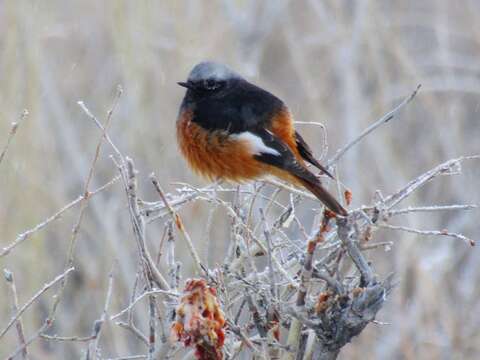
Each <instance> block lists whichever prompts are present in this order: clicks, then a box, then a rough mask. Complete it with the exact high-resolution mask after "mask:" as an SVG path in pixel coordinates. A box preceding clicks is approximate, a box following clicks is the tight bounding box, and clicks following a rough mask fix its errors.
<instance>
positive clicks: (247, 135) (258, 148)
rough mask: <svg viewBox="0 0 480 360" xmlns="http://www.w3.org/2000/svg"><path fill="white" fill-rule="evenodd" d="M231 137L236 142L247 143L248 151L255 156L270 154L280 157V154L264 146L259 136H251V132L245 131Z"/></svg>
mask: <svg viewBox="0 0 480 360" xmlns="http://www.w3.org/2000/svg"><path fill="white" fill-rule="evenodd" d="M231 136H232V138H234V139H236V140H241V141H245V142H246V143H248V145H249V146H250V149H251V150H252V152H253V153H254V154H255V155H260V154H272V155H275V156H279V155H280V153H279V152H278V151H277V150H275V149H273V148H271V147H268V146H267V145H265V143H264V142H263V140H262V138H261V137H260V136H258V135H255V134H252V133H251V132H248V131H245V132H242V133H240V134H233V135H231Z"/></svg>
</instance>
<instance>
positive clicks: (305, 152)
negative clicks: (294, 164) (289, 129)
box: [295, 131, 334, 179]
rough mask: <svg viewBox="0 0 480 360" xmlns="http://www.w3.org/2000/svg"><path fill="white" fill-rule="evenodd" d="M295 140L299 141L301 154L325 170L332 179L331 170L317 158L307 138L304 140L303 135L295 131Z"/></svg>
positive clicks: (298, 145)
mask: <svg viewBox="0 0 480 360" xmlns="http://www.w3.org/2000/svg"><path fill="white" fill-rule="evenodd" d="M295 142H296V143H297V149H298V152H299V153H300V156H301V157H302V158H303V159H304V160H305V161H308V162H309V163H310V164H312V165H313V166H315V167H316V168H317V169H319V170H321V171H322V172H324V173H325V174H327V175H328V176H330V177H331V178H332V179H334V177H333V175H332V174H330V172H329V171H328V170H327V169H326V168H325V167H323V166H322V165H321V164H320V163H319V162H318V161H317V159H315V157H314V156H313V152H312V150H311V149H310V146H308V144H307V143H306V142H305V140H303V138H302V136H301V135H300V134H299V133H298V132H296V131H295Z"/></svg>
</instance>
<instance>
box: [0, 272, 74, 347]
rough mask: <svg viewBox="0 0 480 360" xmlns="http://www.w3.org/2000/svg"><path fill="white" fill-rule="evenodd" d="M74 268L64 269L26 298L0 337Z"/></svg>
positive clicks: (0, 333)
mask: <svg viewBox="0 0 480 360" xmlns="http://www.w3.org/2000/svg"><path fill="white" fill-rule="evenodd" d="M73 270H74V268H73V267H71V268H68V269H67V270H65V271H64V272H63V273H62V274H60V275H58V276H57V277H56V278H55V279H53V280H52V281H50V282H48V283H46V284H45V285H43V287H42V288H41V289H40V290H38V291H37V292H36V293H35V294H34V295H33V296H32V297H31V298H30V300H28V301H27V302H26V303H25V304H24V305H23V306H22V307H21V308H20V309H19V310H18V311H17V313H16V314H15V315H14V316H13V317H12V318H11V319H10V321H9V322H8V324H7V326H5V328H4V329H3V330H2V331H1V332H0V339H1V338H2V337H3V335H5V333H6V332H7V331H8V330H9V329H10V327H11V326H12V325H13V324H14V323H15V322H16V321H17V320H18V319H19V318H20V317H21V316H22V314H23V313H24V312H25V311H26V310H27V309H28V308H29V307H30V306H31V305H32V304H33V303H34V302H35V300H37V299H38V298H39V297H40V296H41V295H42V294H43V293H44V292H46V291H47V290H49V289H51V288H52V286H54V285H55V284H56V283H58V282H59V281H62V280H63V279H64V278H65V277H66V276H67V275H68V274H69V273H70V272H72V271H73ZM26 345H27V344H24V347H23V348H25V347H26Z"/></svg>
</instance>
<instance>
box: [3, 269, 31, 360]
mask: <svg viewBox="0 0 480 360" xmlns="http://www.w3.org/2000/svg"><path fill="white" fill-rule="evenodd" d="M3 275H4V277H5V280H6V281H7V284H8V287H9V290H10V298H11V303H12V314H13V315H15V314H17V313H18V295H17V287H16V285H15V278H14V276H13V273H12V272H11V271H10V270H7V269H4V270H3ZM15 326H16V328H17V336H18V342H19V343H20V346H23V350H22V358H23V359H27V355H28V352H27V347H26V345H25V333H24V331H23V324H22V318H21V316H19V317H18V320H17V321H16V324H15Z"/></svg>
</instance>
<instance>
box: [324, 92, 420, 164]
mask: <svg viewBox="0 0 480 360" xmlns="http://www.w3.org/2000/svg"><path fill="white" fill-rule="evenodd" d="M420 87H421V85H420V84H419V85H418V86H417V88H416V89H415V90H414V91H413V93H411V94H410V96H408V97H407V98H405V99H404V100H403V101H402V102H401V103H400V104H398V105H397V106H396V107H395V108H394V109H393V110H392V111H390V112H388V113H386V114H385V115H383V116H382V117H381V118H380V119H378V120H377V121H375V122H374V123H373V124H372V125H370V126H369V127H367V128H366V129H365V130H363V131H362V132H361V133H360V134H359V135H358V136H357V137H356V138H355V139H353V140H351V141H349V142H348V143H347V144H345V145H344V146H343V147H342V148H340V149H339V150H337V152H336V153H335V155H333V157H332V158H331V159H330V160H328V162H327V167H330V166H332V165H333V164H334V163H336V162H337V161H338V160H339V159H340V158H341V157H342V156H343V155H345V153H346V152H347V151H348V150H350V149H351V148H352V147H353V146H355V145H356V144H358V143H359V142H360V141H361V140H362V139H363V138H365V137H366V136H367V135H368V134H370V133H371V132H372V131H374V130H375V129H377V128H378V127H379V126H381V125H383V124H386V123H387V122H389V121H390V120H392V119H393V118H394V117H395V115H397V113H398V112H399V111H400V110H401V109H402V108H403V107H404V106H405V105H407V104H408V103H409V102H410V101H412V100H413V98H414V97H415V95H417V92H418V91H419V90H420Z"/></svg>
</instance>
